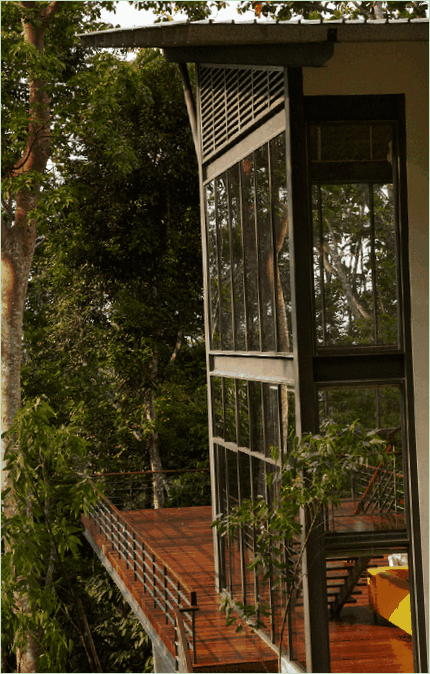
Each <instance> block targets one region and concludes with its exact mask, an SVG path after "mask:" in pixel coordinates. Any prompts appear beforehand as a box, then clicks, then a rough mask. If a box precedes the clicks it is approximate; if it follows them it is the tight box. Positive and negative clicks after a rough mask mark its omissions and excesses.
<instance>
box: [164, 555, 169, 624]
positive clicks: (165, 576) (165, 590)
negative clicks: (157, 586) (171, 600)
mask: <svg viewBox="0 0 430 674" xmlns="http://www.w3.org/2000/svg"><path fill="white" fill-rule="evenodd" d="M163 577H164V612H165V614H166V625H167V624H168V622H169V619H168V617H167V569H166V567H165V566H163Z"/></svg>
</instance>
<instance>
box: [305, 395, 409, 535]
mask: <svg viewBox="0 0 430 674" xmlns="http://www.w3.org/2000/svg"><path fill="white" fill-rule="evenodd" d="M318 400H319V416H320V421H323V420H325V419H330V420H332V421H334V422H336V423H338V424H340V425H341V426H344V425H350V424H352V423H353V422H354V421H357V420H359V422H360V425H361V426H362V428H363V429H364V431H378V436H379V437H380V438H381V439H382V440H384V445H383V446H382V449H381V448H380V449H379V450H378V451H379V452H380V453H382V454H384V455H385V460H384V461H383V462H378V460H377V459H375V458H374V457H375V451H373V446H372V445H371V444H370V445H369V447H368V450H369V458H368V459H366V457H364V458H363V462H362V465H361V467H360V468H359V469H357V470H356V471H355V472H354V473H353V475H352V477H350V476H348V479H347V480H346V481H345V485H344V491H343V493H342V494H338V496H340V497H341V503H340V506H339V507H337V508H332V509H331V510H330V512H328V513H327V520H326V527H327V529H329V530H330V531H337V532H348V531H354V532H366V531H382V530H384V531H386V530H403V529H405V526H406V523H405V505H404V504H405V492H404V486H403V460H402V439H401V411H400V390H399V388H398V387H394V386H392V387H388V386H387V387H375V388H365V387H360V388H359V387H357V388H354V389H352V388H349V389H347V388H338V389H330V390H320V391H319V393H318ZM369 439H370V438H367V440H369Z"/></svg>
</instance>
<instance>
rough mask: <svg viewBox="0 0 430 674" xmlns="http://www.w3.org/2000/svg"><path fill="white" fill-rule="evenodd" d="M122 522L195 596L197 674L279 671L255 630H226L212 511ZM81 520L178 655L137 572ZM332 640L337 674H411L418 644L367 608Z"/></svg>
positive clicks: (334, 625) (141, 514) (353, 614)
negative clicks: (380, 621) (378, 622)
mask: <svg viewBox="0 0 430 674" xmlns="http://www.w3.org/2000/svg"><path fill="white" fill-rule="evenodd" d="M121 515H122V516H123V517H124V518H125V519H126V520H127V522H128V523H129V524H130V525H131V526H132V527H133V528H134V529H135V531H137V532H138V533H139V534H140V536H141V537H142V538H143V539H144V541H145V543H146V544H147V545H149V546H150V547H151V548H152V549H153V550H154V551H156V552H157V554H158V555H159V556H160V557H161V558H162V559H163V562H164V563H165V564H166V566H168V567H170V568H171V569H172V570H173V571H174V572H175V574H177V575H178V576H179V577H180V578H181V580H182V581H183V582H184V584H186V585H188V586H189V587H191V588H192V589H194V590H196V592H197V603H198V606H199V611H198V613H197V616H196V635H197V664H196V665H194V671H196V672H221V671H224V672H239V671H242V672H266V671H272V672H273V671H277V656H276V653H275V652H274V651H273V650H272V649H271V648H270V647H269V646H268V645H267V644H266V643H265V642H264V641H263V640H262V639H260V638H259V637H258V635H255V634H251V633H250V630H249V629H247V628H246V629H245V630H244V631H243V632H241V633H236V630H235V626H226V621H225V614H224V613H223V612H222V611H220V609H219V595H218V594H217V592H216V589H215V578H214V553H213V534H212V529H211V526H210V523H211V507H210V506H200V507H195V508H165V509H161V510H143V511H142V510H141V511H128V512H124V511H123V512H122V513H121ZM82 519H83V523H84V526H85V527H86V528H87V529H88V531H89V532H90V534H91V535H92V537H93V539H94V540H95V542H96V543H97V545H98V546H99V547H100V548H101V549H102V550H103V552H104V554H105V555H106V556H107V557H108V558H109V561H110V562H111V563H112V565H113V566H114V568H115V570H116V571H117V573H118V574H119V575H120V577H121V578H122V579H123V581H124V582H125V584H126V585H127V588H128V589H129V591H130V592H131V594H132V595H133V597H134V598H135V599H136V601H137V602H138V603H139V605H140V606H141V608H142V610H143V611H144V613H145V615H146V616H147V618H148V619H149V621H150V622H151V624H152V626H153V627H154V629H155V630H156V632H157V634H158V635H159V636H160V638H161V639H162V640H163V642H164V643H165V645H166V646H167V648H168V650H169V651H170V652H171V653H172V655H174V637H173V628H172V627H171V626H170V624H169V625H166V620H165V617H164V614H163V613H162V612H161V610H160V609H158V608H154V604H153V601H152V598H151V597H150V595H149V594H146V595H145V594H144V593H143V592H142V584H141V583H140V582H139V581H138V582H135V580H134V576H133V572H132V571H131V569H127V568H126V564H125V562H124V561H123V560H120V559H119V557H118V553H117V552H116V551H113V550H112V548H111V546H110V543H109V542H108V541H107V539H106V538H105V537H104V536H103V535H102V534H100V533H99V529H98V527H97V526H95V525H94V522H92V520H89V519H86V518H84V517H83V518H82ZM360 603H362V602H360ZM299 632H300V630H299ZM329 634H330V651H331V670H332V672H412V671H413V656H412V638H411V637H409V635H407V634H406V633H405V632H403V631H402V630H401V629H399V628H397V627H395V626H393V625H390V624H389V623H387V624H383V625H375V624H373V614H372V612H371V611H370V609H369V608H368V607H366V606H360V607H351V608H348V607H346V608H344V609H343V610H342V613H341V617H340V618H339V617H338V618H337V619H336V620H330V622H329ZM295 641H296V644H297V647H298V648H297V656H299V658H300V659H304V638H303V634H299V633H296V638H295ZM302 651H303V652H302Z"/></svg>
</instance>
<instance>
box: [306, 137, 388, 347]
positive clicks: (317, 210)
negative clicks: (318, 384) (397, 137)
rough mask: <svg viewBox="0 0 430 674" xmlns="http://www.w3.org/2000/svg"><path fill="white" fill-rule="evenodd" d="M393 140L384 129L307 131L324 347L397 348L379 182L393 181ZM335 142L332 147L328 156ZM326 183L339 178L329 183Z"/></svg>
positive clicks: (383, 187) (383, 188) (384, 186)
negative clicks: (344, 176)
mask: <svg viewBox="0 0 430 674" xmlns="http://www.w3.org/2000/svg"><path fill="white" fill-rule="evenodd" d="M392 137H393V134H392V128H391V127H389V126H387V125H384V126H382V125H381V126H369V125H357V126H354V125H327V127H326V126H318V127H317V126H311V129H310V144H311V150H310V153H311V160H313V161H314V162H319V164H318V165H317V164H316V165H317V169H314V179H315V176H318V179H317V181H316V182H315V183H314V185H313V187H312V212H313V231H314V293H315V311H316V337H317V343H318V344H319V345H321V346H335V345H336V346H337V345H339V346H346V345H350V346H356V345H395V344H397V343H398V338H399V329H398V283H397V261H396V223H395V212H394V211H395V203H394V198H393V185H392V183H391V180H382V178H381V180H378V179H377V177H378V174H380V175H381V176H386V177H387V176H388V175H392V166H391V164H392V147H393V141H392ZM334 139H337V145H336V144H335V146H333V147H332V148H330V142H331V141H333V142H334ZM324 162H326V164H327V166H328V168H327V167H326V165H325V163H324ZM336 162H349V163H347V164H344V163H343V164H342V167H344V168H342V170H341V172H342V171H343V170H344V171H345V172H346V173H347V174H348V178H350V180H349V181H348V182H347V181H346V180H345V182H343V181H342V179H341V177H340V176H341V172H340V173H339V171H340V169H336V168H333V167H334V166H335V163H336ZM363 167H364V168H363ZM386 167H388V169H387V168H386ZM315 171H316V173H315ZM336 172H337V173H336ZM366 172H367V174H368V175H369V176H370V175H371V176H372V178H371V179H370V180H369V181H366V182H364V181H362V180H361V181H358V180H354V176H355V175H359V174H360V175H362V176H364V175H365V173H366ZM325 175H331V176H332V177H334V176H335V175H338V176H339V178H336V181H335V182H334V181H333V182H329V181H328V180H324V176H325ZM348 178H347V180H348Z"/></svg>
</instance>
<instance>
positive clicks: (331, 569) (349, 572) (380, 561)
mask: <svg viewBox="0 0 430 674" xmlns="http://www.w3.org/2000/svg"><path fill="white" fill-rule="evenodd" d="M386 565H387V558H386V557H385V556H380V557H367V556H363V557H346V556H345V557H342V558H338V559H329V560H327V562H326V573H327V595H328V606H329V610H330V613H331V614H332V615H336V614H338V613H340V611H341V610H342V608H343V607H344V606H350V605H353V604H355V605H357V604H358V605H366V606H367V604H368V598H367V577H368V574H367V569H368V568H374V567H377V566H386Z"/></svg>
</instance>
